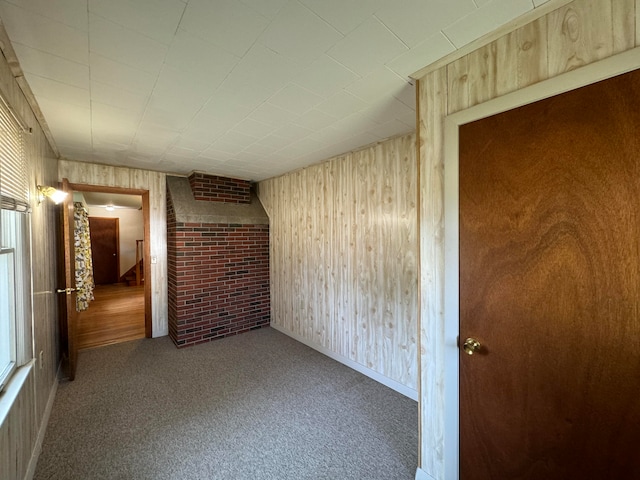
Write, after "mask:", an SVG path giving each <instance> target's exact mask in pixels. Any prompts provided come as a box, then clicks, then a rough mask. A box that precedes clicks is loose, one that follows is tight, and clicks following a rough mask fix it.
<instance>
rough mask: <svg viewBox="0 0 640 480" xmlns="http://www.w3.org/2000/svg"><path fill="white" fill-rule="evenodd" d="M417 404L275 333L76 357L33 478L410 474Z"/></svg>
mask: <svg viewBox="0 0 640 480" xmlns="http://www.w3.org/2000/svg"><path fill="white" fill-rule="evenodd" d="M417 430H418V407H417V403H416V402H415V401H413V400H411V399H408V398H406V397H404V396H403V395H400V394H399V393H397V392H395V391H393V390H391V389H389V388H387V387H385V386H383V385H381V384H379V383H377V382H375V381H373V380H371V379H369V378H368V377H366V376H364V375H362V374H360V373H358V372H356V371H354V370H352V369H350V368H348V367H346V366H344V365H342V364H340V363H338V362H336V361H334V360H332V359H330V358H328V357H326V356H324V355H322V354H320V353H318V352H316V351H315V350H313V349H311V348H309V347H307V346H305V345H303V344H301V343H299V342H297V341H295V340H293V339H291V338H289V337H287V336H286V335H283V334H282V333H280V332H277V331H276V330H273V329H272V328H263V329H260V330H255V331H251V332H249V333H245V334H242V335H238V336H234V337H228V338H224V339H221V340H216V341H214V342H211V343H208V344H203V345H198V346H194V347H189V348H184V349H180V350H179V349H177V348H175V346H174V345H173V343H172V342H171V340H170V339H169V338H168V337H163V338H158V339H144V340H136V341H132V342H126V343H121V344H118V345H110V346H106V347H101V348H96V349H92V350H84V351H81V352H80V355H79V359H78V370H77V374H76V380H75V381H74V382H67V381H63V382H61V383H60V385H59V388H58V393H57V395H56V398H55V403H54V406H53V410H52V413H51V418H50V421H49V425H48V427H47V432H46V435H45V438H44V443H43V449H42V453H41V455H40V459H39V461H38V465H37V468H36V474H35V477H34V478H35V479H37V480H40V479H83V480H86V479H136V480H137V479H154V480H155V479H224V480H236V479H239V480H245V479H246V480H262V479H264V480H267V479H269V480H271V479H273V480H286V479H291V480H294V479H295V480H302V479H314V480H315V479H332V480H333V479H335V480H348V479H354V480H365V479H367V480H375V479H380V480H382V479H384V480H392V479H402V480H411V479H413V478H414V475H415V470H416V466H417V461H418V460H417V452H418V431H417Z"/></svg>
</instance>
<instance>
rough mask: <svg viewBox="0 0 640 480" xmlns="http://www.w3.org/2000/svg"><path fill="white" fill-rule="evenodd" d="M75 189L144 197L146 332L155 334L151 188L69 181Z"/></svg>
mask: <svg viewBox="0 0 640 480" xmlns="http://www.w3.org/2000/svg"><path fill="white" fill-rule="evenodd" d="M69 186H70V187H71V189H72V190H73V191H77V192H98V193H118V194H124V195H140V196H141V197H142V218H143V222H144V255H143V261H144V333H145V337H146V338H151V337H152V336H153V318H152V316H151V223H150V211H149V190H142V189H137V188H124V187H105V186H103V185H86V184H80V183H69Z"/></svg>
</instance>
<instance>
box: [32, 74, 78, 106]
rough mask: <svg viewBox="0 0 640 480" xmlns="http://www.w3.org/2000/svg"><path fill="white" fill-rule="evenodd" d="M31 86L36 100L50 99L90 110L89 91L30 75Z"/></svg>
mask: <svg viewBox="0 0 640 480" xmlns="http://www.w3.org/2000/svg"><path fill="white" fill-rule="evenodd" d="M28 82H29V86H30V87H31V90H32V91H33V94H34V95H35V96H36V98H38V99H40V98H48V99H49V100H56V101H58V102H62V103H65V104H69V105H74V106H77V107H82V108H89V106H90V99H89V90H88V89H86V88H79V87H76V86H73V85H68V84H66V83H62V82H58V81H56V80H51V79H49V78H43V77H40V76H38V75H29V79H28Z"/></svg>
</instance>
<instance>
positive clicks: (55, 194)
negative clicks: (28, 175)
mask: <svg viewBox="0 0 640 480" xmlns="http://www.w3.org/2000/svg"><path fill="white" fill-rule="evenodd" d="M36 188H37V189H38V205H40V204H41V203H42V202H43V201H44V199H45V197H49V198H50V199H51V200H52V201H53V203H55V204H56V205H57V204H59V203H60V202H62V201H64V199H65V198H67V192H63V191H62V190H58V189H57V188H53V187H46V186H42V185H37V186H36Z"/></svg>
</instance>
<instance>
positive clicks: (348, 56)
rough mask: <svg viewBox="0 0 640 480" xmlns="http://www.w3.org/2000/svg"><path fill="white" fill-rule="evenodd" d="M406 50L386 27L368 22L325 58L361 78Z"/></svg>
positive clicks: (374, 22) (343, 40) (340, 42)
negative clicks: (336, 62) (332, 60)
mask: <svg viewBox="0 0 640 480" xmlns="http://www.w3.org/2000/svg"><path fill="white" fill-rule="evenodd" d="M407 50H408V48H407V47H406V45H404V44H403V43H402V42H401V41H400V40H398V38H397V37H396V36H395V35H394V34H393V33H391V32H390V31H389V29H388V28H387V27H385V26H384V25H383V24H382V23H380V21H379V20H378V19H376V18H371V19H369V20H367V21H366V22H365V23H363V24H362V25H360V26H359V27H358V28H356V29H355V30H354V31H353V32H351V33H350V34H349V35H347V36H346V37H345V38H343V39H342V40H340V41H339V42H337V43H336V44H335V45H334V46H333V47H332V48H331V49H330V50H328V51H327V54H328V55H329V56H330V57H332V58H333V59H335V60H337V61H338V62H340V63H342V64H343V65H344V66H346V67H347V68H349V69H351V70H353V71H354V72H356V73H357V74H359V75H360V76H364V75H367V74H368V73H370V72H372V71H373V70H375V69H376V67H378V66H380V65H384V64H385V63H387V62H388V61H389V60H391V59H392V58H394V57H396V56H398V55H401V54H402V53H404V52H405V51H407Z"/></svg>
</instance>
